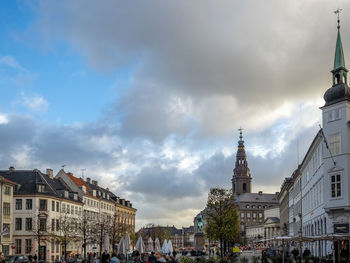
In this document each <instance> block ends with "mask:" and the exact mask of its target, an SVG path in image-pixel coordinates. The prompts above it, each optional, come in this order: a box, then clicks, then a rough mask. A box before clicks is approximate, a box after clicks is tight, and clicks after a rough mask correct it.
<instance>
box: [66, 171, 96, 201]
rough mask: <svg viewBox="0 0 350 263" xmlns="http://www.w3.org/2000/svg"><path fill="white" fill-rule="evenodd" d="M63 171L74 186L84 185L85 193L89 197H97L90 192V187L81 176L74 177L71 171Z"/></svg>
mask: <svg viewBox="0 0 350 263" xmlns="http://www.w3.org/2000/svg"><path fill="white" fill-rule="evenodd" d="M64 173H65V174H66V175H67V176H68V177H69V179H71V180H72V182H73V183H74V184H75V185H76V186H78V187H81V186H85V187H86V195H88V196H89V197H91V198H95V199H98V197H96V196H93V195H92V194H91V193H90V188H89V187H88V185H87V184H86V183H85V182H84V180H83V179H82V178H78V177H75V176H74V175H73V174H72V173H66V172H64Z"/></svg>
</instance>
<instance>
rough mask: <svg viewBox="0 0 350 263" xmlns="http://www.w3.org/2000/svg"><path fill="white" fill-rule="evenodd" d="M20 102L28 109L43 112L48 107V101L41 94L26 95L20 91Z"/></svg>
mask: <svg viewBox="0 0 350 263" xmlns="http://www.w3.org/2000/svg"><path fill="white" fill-rule="evenodd" d="M21 102H22V104H23V105H24V106H25V107H27V108H28V109H29V110H30V111H34V112H41V113H44V112H46V111H47V109H48V108H49V102H48V101H47V100H46V99H45V98H44V97H43V96H42V95H37V94H32V95H27V94H25V93H24V92H22V93H21Z"/></svg>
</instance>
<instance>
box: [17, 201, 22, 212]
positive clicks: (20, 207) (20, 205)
mask: <svg viewBox="0 0 350 263" xmlns="http://www.w3.org/2000/svg"><path fill="white" fill-rule="evenodd" d="M16 210H22V199H16Z"/></svg>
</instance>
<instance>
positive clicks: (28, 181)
mask: <svg viewBox="0 0 350 263" xmlns="http://www.w3.org/2000/svg"><path fill="white" fill-rule="evenodd" d="M1 176H2V177H4V178H6V179H7V180H9V181H12V182H15V183H16V184H17V188H16V189H15V191H14V194H16V195H49V196H53V197H56V198H60V199H67V200H71V201H74V202H79V201H80V200H74V198H73V192H72V191H71V189H70V188H69V187H68V186H67V185H66V184H65V183H64V182H63V181H62V180H60V179H52V178H50V177H49V176H48V175H47V174H44V173H42V172H41V171H39V170H38V169H34V170H0V177H1ZM38 185H45V191H44V192H39V191H38ZM63 191H68V192H69V193H71V194H72V195H69V196H68V198H66V197H65V196H64V192H63Z"/></svg>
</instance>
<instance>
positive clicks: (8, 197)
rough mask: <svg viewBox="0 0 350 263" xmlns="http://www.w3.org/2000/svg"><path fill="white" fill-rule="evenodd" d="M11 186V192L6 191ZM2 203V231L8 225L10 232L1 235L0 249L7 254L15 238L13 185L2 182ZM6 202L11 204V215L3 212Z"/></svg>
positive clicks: (0, 185)
mask: <svg viewBox="0 0 350 263" xmlns="http://www.w3.org/2000/svg"><path fill="white" fill-rule="evenodd" d="M8 187H9V188H10V192H8V191H6V188H8ZM0 203H1V210H0V213H1V216H0V226H1V227H0V232H2V231H3V230H4V229H5V228H6V227H9V230H10V234H9V235H4V236H2V237H1V246H0V251H1V252H4V253H5V254H9V253H11V245H12V240H13V224H12V221H13V185H10V184H6V183H2V182H0ZM4 203H7V204H10V209H11V211H10V215H9V216H5V215H4V213H3V211H4V210H3V208H4Z"/></svg>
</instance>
